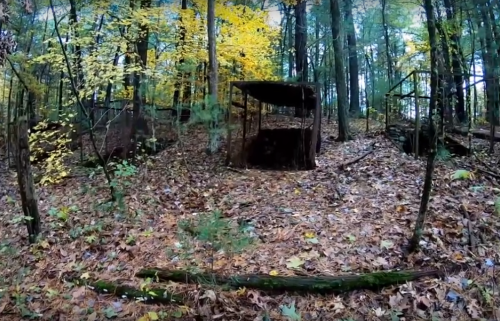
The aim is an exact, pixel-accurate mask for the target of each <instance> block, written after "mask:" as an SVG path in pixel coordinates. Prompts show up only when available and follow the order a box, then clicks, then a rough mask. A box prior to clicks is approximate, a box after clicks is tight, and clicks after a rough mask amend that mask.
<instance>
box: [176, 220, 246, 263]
mask: <svg viewBox="0 0 500 321" xmlns="http://www.w3.org/2000/svg"><path fill="white" fill-rule="evenodd" d="M179 229H180V233H179V239H180V243H179V245H178V246H177V249H178V250H185V252H186V253H183V254H184V255H185V257H186V258H189V257H190V254H191V253H192V251H193V250H192V249H193V248H194V246H192V244H190V242H192V238H194V239H196V240H197V241H198V242H201V243H202V244H203V247H204V248H205V249H207V250H208V251H207V252H206V253H207V254H208V256H209V257H208V259H209V261H210V262H211V263H212V269H213V263H214V256H215V254H216V252H221V253H225V254H229V255H230V254H232V253H238V252H241V251H242V250H243V249H244V248H245V247H247V246H248V245H250V244H251V241H252V238H251V237H250V236H249V235H248V229H246V227H241V226H237V227H235V226H234V225H232V224H231V222H230V221H228V220H227V219H225V218H224V217H223V216H222V213H221V212H220V211H213V212H211V213H206V214H201V215H198V216H197V217H196V219H193V220H183V221H181V222H180V223H179Z"/></svg>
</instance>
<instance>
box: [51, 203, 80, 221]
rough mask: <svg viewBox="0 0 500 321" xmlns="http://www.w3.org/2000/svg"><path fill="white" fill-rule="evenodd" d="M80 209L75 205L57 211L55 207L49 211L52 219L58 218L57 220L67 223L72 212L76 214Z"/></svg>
mask: <svg viewBox="0 0 500 321" xmlns="http://www.w3.org/2000/svg"><path fill="white" fill-rule="evenodd" d="M77 210H78V208H77V207H76V206H74V205H72V206H63V207H61V208H60V209H57V208H55V207H51V208H50V210H49V215H50V216H52V217H56V218H57V219H59V220H61V221H63V222H67V221H68V219H69V215H70V213H72V212H76V211H77Z"/></svg>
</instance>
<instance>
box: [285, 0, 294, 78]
mask: <svg viewBox="0 0 500 321" xmlns="http://www.w3.org/2000/svg"><path fill="white" fill-rule="evenodd" d="M286 10H287V11H286V15H287V17H288V18H287V22H286V25H287V30H288V34H287V37H288V78H289V79H292V78H293V69H294V61H293V60H294V59H293V48H294V46H295V45H294V41H293V29H292V7H291V6H290V7H287V9H286Z"/></svg>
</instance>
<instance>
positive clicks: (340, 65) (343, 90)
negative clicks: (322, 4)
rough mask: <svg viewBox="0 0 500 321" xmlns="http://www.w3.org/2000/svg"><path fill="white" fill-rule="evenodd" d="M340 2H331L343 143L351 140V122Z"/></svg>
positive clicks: (338, 108)
mask: <svg viewBox="0 0 500 321" xmlns="http://www.w3.org/2000/svg"><path fill="white" fill-rule="evenodd" d="M339 1H340V0H330V7H331V14H332V37H333V51H334V60H335V85H336V87H337V103H338V106H337V112H338V121H339V137H338V138H337V139H338V140H339V141H341V142H345V141H347V140H349V139H350V134H349V122H348V118H347V83H346V77H345V73H344V70H345V68H344V55H343V53H344V51H343V39H344V37H343V36H342V29H341V26H342V19H341V18H342V17H341V15H340V5H339Z"/></svg>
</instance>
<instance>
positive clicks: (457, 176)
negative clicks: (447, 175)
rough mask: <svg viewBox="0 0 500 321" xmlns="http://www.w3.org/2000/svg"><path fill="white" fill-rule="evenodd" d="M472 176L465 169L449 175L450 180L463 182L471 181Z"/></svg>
mask: <svg viewBox="0 0 500 321" xmlns="http://www.w3.org/2000/svg"><path fill="white" fill-rule="evenodd" d="M473 178H474V174H473V173H472V172H469V171H468V170H465V169H459V170H457V171H456V172H455V173H453V174H452V175H451V179H452V180H459V179H462V180H465V179H473Z"/></svg>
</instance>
